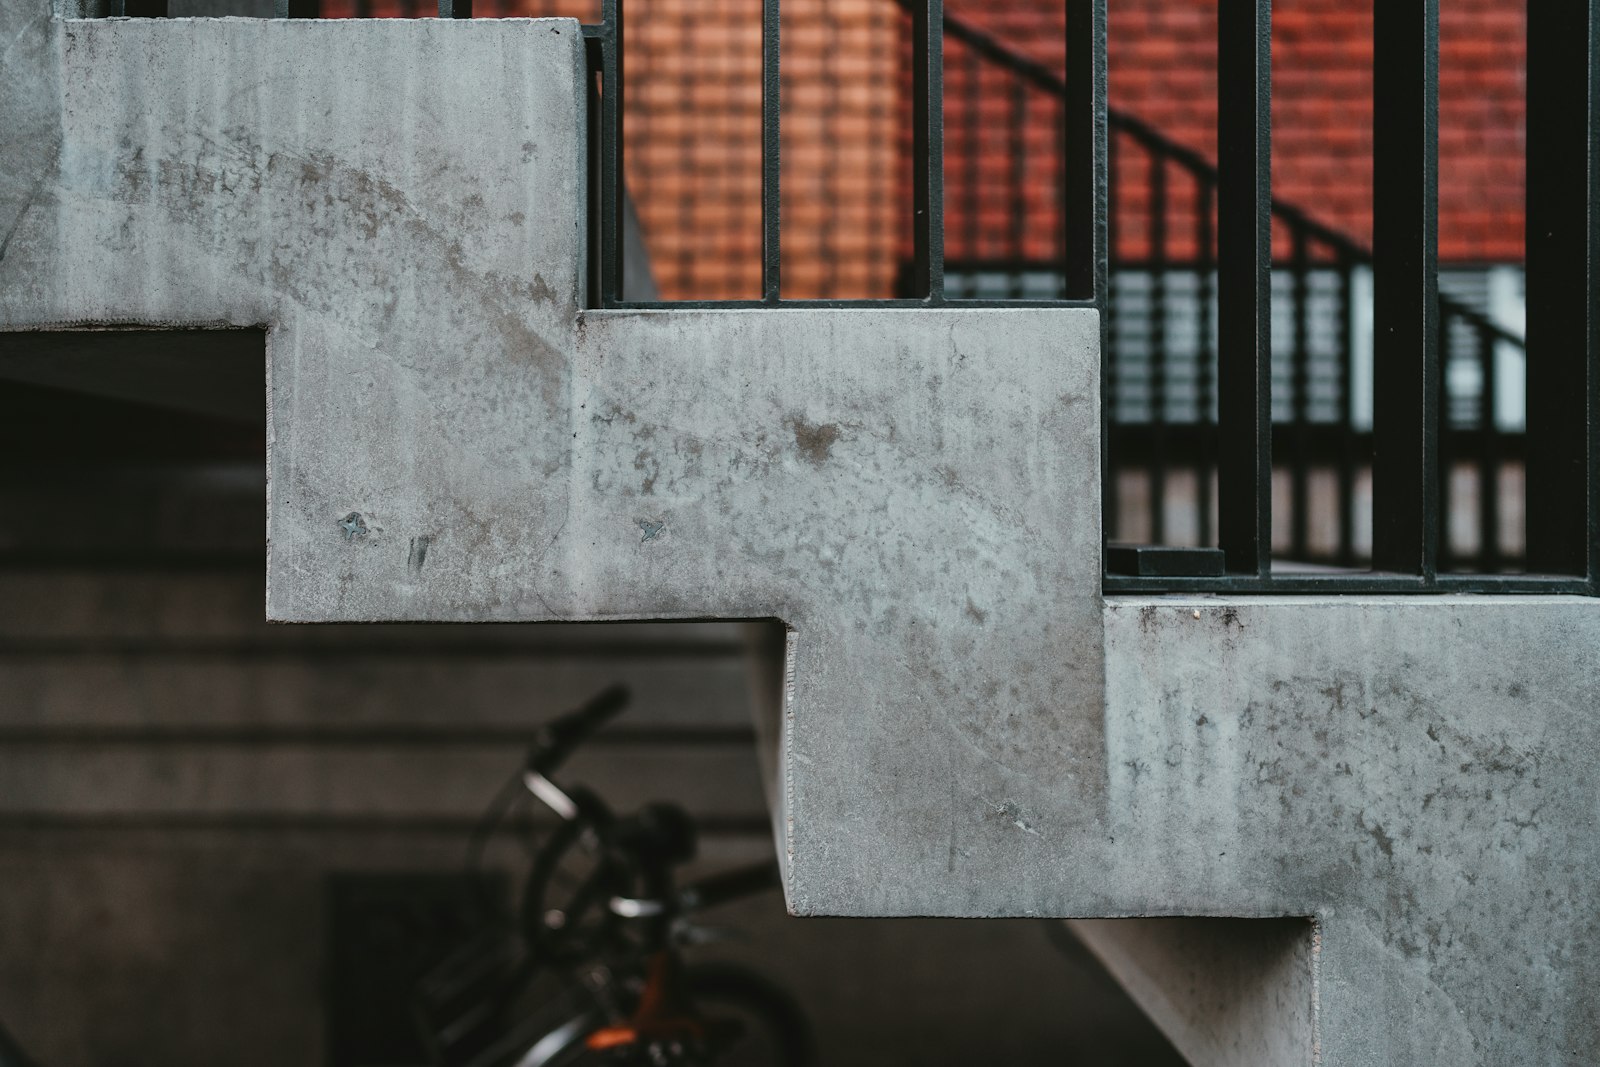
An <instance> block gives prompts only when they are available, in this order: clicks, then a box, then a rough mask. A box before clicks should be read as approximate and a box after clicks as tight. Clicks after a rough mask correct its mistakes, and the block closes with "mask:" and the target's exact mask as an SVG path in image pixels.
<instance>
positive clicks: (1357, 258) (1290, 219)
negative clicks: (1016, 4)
mask: <svg viewBox="0 0 1600 1067" xmlns="http://www.w3.org/2000/svg"><path fill="white" fill-rule="evenodd" d="M896 3H897V4H898V5H899V6H900V7H901V9H903V10H906V11H909V10H910V9H911V5H912V4H913V3H915V0H896ZM944 28H945V34H946V36H947V37H950V38H953V39H955V40H957V41H960V42H961V43H962V44H964V45H966V46H967V47H968V48H970V49H971V50H972V51H973V52H975V53H977V54H978V55H980V56H982V57H984V58H985V59H988V60H990V61H991V62H993V63H997V64H999V65H1000V66H1002V67H1005V68H1006V69H1007V70H1010V71H1011V72H1012V73H1014V74H1016V75H1017V76H1019V77H1021V78H1023V79H1024V80H1026V81H1028V82H1031V83H1032V84H1034V85H1035V86H1037V87H1038V88H1040V89H1042V90H1043V91H1045V92H1046V93H1048V94H1050V95H1051V96H1054V97H1056V98H1057V99H1061V100H1065V99H1066V96H1067V84H1066V80H1065V79H1064V78H1062V76H1061V75H1059V74H1057V73H1056V72H1055V71H1053V70H1051V69H1050V68H1049V67H1048V66H1046V65H1045V64H1043V63H1040V62H1039V61H1038V60H1036V59H1034V58H1033V57H1031V56H1027V55H1024V54H1022V53H1021V52H1018V51H1016V50H1015V49H1013V48H1011V47H1010V46H1009V45H1007V44H1005V43H1003V42H1001V41H999V40H997V39H996V38H995V37H993V36H991V35H990V34H988V33H985V32H984V31H983V30H980V29H978V28H977V27H976V26H973V25H972V24H971V23H968V22H963V21H962V20H961V19H960V18H959V17H957V16H955V15H952V14H949V13H948V12H946V14H945V16H944ZM1106 121H1107V123H1108V124H1109V126H1110V128H1111V129H1112V130H1114V131H1117V132H1120V133H1123V134H1126V135H1127V136H1129V137H1131V138H1133V139H1134V140H1135V141H1137V142H1138V143H1139V144H1140V146H1141V147H1143V148H1144V149H1145V150H1146V151H1147V152H1150V153H1151V154H1153V155H1156V156H1160V157H1161V158H1163V159H1165V160H1167V161H1169V162H1171V163H1173V164H1174V165H1176V166H1178V167H1180V168H1182V169H1183V170H1186V171H1188V172H1189V174H1190V175H1191V176H1193V177H1194V178H1195V180H1196V181H1199V182H1204V183H1208V184H1213V185H1214V184H1215V183H1216V181H1217V165H1216V164H1215V163H1214V162H1212V161H1211V160H1209V159H1207V158H1206V157H1205V156H1204V155H1202V154H1201V153H1200V152H1197V151H1195V150H1194V149H1193V148H1191V147H1189V146H1188V145H1185V144H1182V143H1180V142H1178V141H1175V140H1173V139H1172V138H1171V137H1169V136H1167V135H1166V134H1164V133H1162V132H1161V131H1160V130H1158V129H1156V128H1155V127H1154V126H1152V125H1150V124H1149V123H1148V122H1146V121H1144V120H1143V119H1141V118H1138V117H1137V116H1135V115H1132V114H1129V113H1128V112H1126V111H1124V110H1122V109H1121V108H1116V107H1110V106H1108V107H1107V108H1106ZM1272 214H1273V216H1274V217H1275V218H1277V219H1279V220H1280V221H1282V222H1283V224H1284V225H1285V226H1287V227H1289V228H1290V229H1291V230H1295V231H1299V232H1300V233H1301V234H1302V235H1303V236H1305V237H1307V238H1310V239H1312V240H1315V241H1318V242H1320V243H1322V244H1324V245H1327V246H1328V247H1330V248H1332V249H1333V250H1334V252H1335V253H1337V254H1338V255H1339V256H1340V257H1341V258H1344V259H1348V260H1349V261H1351V262H1352V263H1359V264H1362V265H1364V266H1370V265H1371V264H1372V249H1371V248H1369V247H1368V246H1367V245H1365V244H1363V243H1362V242H1361V241H1360V240H1358V239H1356V238H1355V237H1352V236H1351V235H1350V234H1348V233H1345V232H1344V231H1342V230H1339V229H1336V228H1334V227H1333V226H1330V225H1328V224H1327V223H1325V222H1322V221H1320V220H1318V219H1315V218H1313V217H1312V216H1311V215H1310V214H1309V213H1308V212H1306V211H1305V209H1303V208H1301V207H1300V206H1299V205H1296V204H1291V203H1288V202H1286V201H1283V200H1279V199H1278V198H1276V197H1274V198H1273V200H1272ZM1439 311H1440V313H1441V315H1451V316H1454V317H1456V318H1458V319H1460V320H1461V321H1463V322H1465V323H1466V324H1467V325H1468V326H1470V327H1471V328H1472V329H1473V330H1474V331H1476V332H1477V333H1478V334H1479V335H1480V336H1484V337H1488V338H1492V339H1493V340H1495V341H1498V342H1504V343H1506V344H1510V345H1514V346H1516V347H1517V348H1519V349H1524V350H1526V343H1525V342H1524V340H1523V338H1521V337H1518V336H1517V335H1516V334H1514V333H1512V332H1510V331H1509V330H1507V329H1505V328H1504V327H1503V326H1501V325H1500V324H1499V323H1497V322H1495V321H1493V320H1492V319H1490V318H1489V317H1488V316H1486V315H1484V314H1483V313H1482V312H1480V311H1478V310H1477V309H1476V308H1473V307H1471V306H1470V305H1468V304H1464V303H1462V302H1461V301H1459V300H1457V299H1456V298H1455V297H1453V296H1450V295H1449V294H1448V293H1442V292H1441V293H1440V294H1439Z"/></svg>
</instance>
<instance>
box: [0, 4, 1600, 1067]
mask: <svg viewBox="0 0 1600 1067" xmlns="http://www.w3.org/2000/svg"><path fill="white" fill-rule="evenodd" d="M0 4H4V5H6V6H5V8H4V11H5V12H6V17H7V19H8V22H7V25H6V28H5V35H4V36H3V37H0V39H3V40H5V41H6V42H7V43H6V44H5V45H4V47H5V49H6V52H5V56H6V63H5V65H4V68H3V69H4V71H5V75H4V76H5V78H6V79H7V82H6V88H7V90H8V91H7V92H6V94H5V95H4V96H3V97H0V126H3V127H4V128H6V129H8V130H11V129H15V130H16V131H17V133H16V134H15V135H14V136H13V137H11V138H10V139H9V140H8V141H7V143H6V145H5V147H4V155H3V156H0V234H3V235H4V240H5V251H4V255H3V257H0V326H3V327H5V328H8V329H13V330H16V329H47V328H61V327H71V326H82V325H90V324H105V323H133V324H140V325H147V326H164V325H175V324H176V325H185V324H187V325H196V324H206V325H221V326H235V327H249V326H258V325H259V326H265V327H266V328H267V329H268V338H267V349H268V363H269V373H270V384H269V393H268V395H269V398H270V404H271V409H270V419H269V437H270V441H271V455H270V459H269V476H270V483H271V493H270V505H271V513H270V517H269V536H270V546H269V555H268V577H269V594H268V595H269V613H270V615H271V616H272V617H274V618H278V619H283V620H300V621H331V620H345V621H361V620H377V619H430V620H469V619H470V620H506V621H510V620H530V621H537V620H546V619H623V618H709V617H728V618H769V617H777V618H781V619H782V620H784V622H785V623H787V624H788V625H789V626H790V627H791V628H792V636H791V639H790V641H789V645H788V647H789V648H790V649H791V655H790V658H789V661H788V663H787V665H786V667H787V669H786V673H785V682H784V686H783V693H782V704H781V707H780V709H779V716H780V718H779V720H778V721H779V722H780V723H781V727H782V729H781V751H780V752H779V753H778V754H777V755H778V765H779V766H780V768H781V771H782V775H781V785H782V788H781V793H780V796H779V811H778V812H777V818H778V823H779V827H780V836H781V841H782V844H783V846H784V852H785V855H786V857H787V859H788V861H789V864H790V867H789V871H788V886H787V888H788V892H789V900H790V905H791V907H793V908H794V909H795V910H797V911H800V912H804V913H812V914H817V913H830V912H831V913H844V914H883V915H903V914H917V913H923V914H947V915H999V914H1009V915H1027V914H1034V915H1059V916H1119V915H1141V916H1151V915H1222V916H1226V915H1231V916H1274V917H1281V916H1311V917H1315V918H1316V920H1317V922H1318V923H1319V924H1320V929H1321V931H1322V933H1323V941H1322V946H1321V950H1320V954H1319V955H1318V956H1317V962H1316V964H1315V970H1314V971H1313V978H1314V979H1315V980H1316V981H1317V983H1318V987H1317V988H1318V990H1319V992H1318V998H1319V999H1318V1004H1319V1015H1318V1019H1317V1026H1318V1028H1319V1032H1320V1038H1319V1039H1318V1040H1319V1041H1320V1051H1321V1055H1322V1060H1323V1062H1324V1063H1340V1064H1369V1063H1394V1064H1413V1063H1439V1064H1452V1065H1454V1064H1461V1063H1483V1064H1498V1063H1508V1062H1518V1063H1522V1062H1525V1063H1555V1062H1593V1061H1594V1060H1595V1059H1597V1058H1600V1036H1597V1023H1596V1021H1595V1020H1594V1019H1593V1018H1591V1014H1592V1013H1591V1012H1590V1011H1589V1006H1590V1005H1591V1004H1592V1003H1593V1002H1594V999H1595V996H1596V993H1597V991H1600V975H1597V974H1596V964H1595V963H1594V962H1593V955H1592V954H1590V953H1587V952H1583V951H1581V947H1582V946H1585V945H1587V944H1589V943H1591V942H1592V941H1593V940H1594V934H1595V933H1596V930H1595V920H1594V918H1593V917H1592V916H1593V914H1594V905H1595V904H1596V901H1595V900H1594V890H1593V888H1592V885H1593V883H1594V882H1595V880H1596V879H1595V873H1596V843H1595V839H1594V833H1593V823H1594V820H1595V816H1596V813H1597V804H1596V785H1595V775H1594V770H1595V767H1594V761H1595V753H1596V751H1597V747H1596V746H1597V741H1600V738H1597V737H1596V735H1595V727H1594V726H1593V725H1591V722H1590V714H1589V712H1590V707H1591V705H1592V704H1593V700H1594V694H1595V693H1596V692H1597V691H1600V690H1597V682H1600V669H1597V666H1596V655H1597V653H1596V650H1597V649H1600V640H1597V639H1600V631H1597V627H1600V614H1597V613H1596V605H1595V604H1594V603H1592V602H1589V601H1579V600H1562V599H1555V600H1549V599H1545V600H1541V599H1533V598H1521V599H1515V600H1503V601H1497V600H1474V599H1467V598H1458V599H1439V598H1434V599H1426V600H1425V599H1417V600H1407V601H1403V602H1395V601H1383V600H1360V599H1347V600H1342V601H1337V602H1322V603H1319V602H1314V601H1305V600H1274V601H1242V602H1236V603H1231V604H1230V603H1225V602H1221V601H1212V600H1204V599H1202V600H1198V601H1194V602H1190V601H1188V600H1183V599H1177V600H1153V601H1137V600H1134V601H1127V600H1119V601H1115V602H1113V603H1111V604H1110V605H1108V606H1105V607H1104V608H1103V607H1102V604H1101V602H1100V598H1099V595H1098V585H1099V569H1100V563H1099V551H1098V548H1099V515H1098V501H1099V498H1100V493H1099V485H1098V475H1099V462H1098V425H1099V422H1098V408H1097V394H1098V359H1097V344H1098V326H1097V323H1096V321H1095V319H1094V316H1093V314H1092V313H1088V312H1080V311H1070V310H1050V309H1033V310H1022V309H1019V310H1011V311H986V312H952V311H940V312H918V311H741V312H733V311H729V312H703V311H702V312H682V313H670V312H669V313H659V312H657V313H604V314H595V313H589V314H580V313H579V311H578V308H579V305H580V296H581V293H580V287H581V284H582V279H583V276H584V271H583V266H584V264H583V251H584V249H583V218H584V211H583V207H584V205H583V191H584V180H583V167H584V152H583V150H582V136H583V119H584V116H583V114H582V99H583V98H582V93H581V91H580V69H581V66H580V52H581V44H580V42H579V39H578V35H577V28H576V25H575V24H573V23H570V22H525V21H506V22H496V21H477V22H462V23H455V22H445V23H441V22H435V21H432V20H418V21H397V22H387V23H340V22H291V23H276V22H267V23H255V22H242V21H222V20H210V21H206V20H201V21H171V22H159V23H140V22H136V21H107V22H96V23H83V22H52V21H50V20H49V19H48V17H47V16H48V6H47V5H46V4H45V3H43V2H42V0H0ZM1302 977H1303V976H1302ZM1293 981H1294V982H1299V981H1301V978H1299V977H1297V978H1294V979H1293ZM1273 995H1277V994H1276V993H1274V994H1273ZM1192 1008H1193V1004H1191V1009H1192ZM1241 1017H1243V1016H1241ZM1256 1017H1257V1018H1268V1017H1269V1016H1267V1015H1257V1016H1256ZM1257 1044H1258V1045H1259V1046H1260V1047H1263V1048H1268V1049H1271V1048H1276V1047H1280V1046H1278V1045H1276V1044H1274V1043H1273V1041H1270V1040H1269V1041H1265V1042H1258V1043H1257ZM1314 1052H1315V1050H1314V1049H1306V1050H1305V1054H1306V1057H1307V1059H1309V1058H1310V1057H1311V1056H1312V1055H1313V1053H1314Z"/></svg>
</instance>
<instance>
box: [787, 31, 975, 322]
mask: <svg viewBox="0 0 1600 1067" xmlns="http://www.w3.org/2000/svg"><path fill="white" fill-rule="evenodd" d="M767 2H768V3H771V4H776V0H767ZM911 160H912V162H911V167H912V175H911V186H912V199H913V205H912V212H913V215H912V247H913V259H914V261H915V268H914V269H915V273H914V274H913V277H912V290H913V294H914V295H915V296H918V297H926V298H927V299H928V300H929V301H930V302H932V303H935V304H937V303H942V302H943V300H944V0H922V2H919V3H916V4H914V5H913V7H912V15H911Z"/></svg>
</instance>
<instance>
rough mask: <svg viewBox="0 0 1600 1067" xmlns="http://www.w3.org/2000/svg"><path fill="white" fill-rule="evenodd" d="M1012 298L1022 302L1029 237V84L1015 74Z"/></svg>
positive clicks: (1013, 86)
mask: <svg viewBox="0 0 1600 1067" xmlns="http://www.w3.org/2000/svg"><path fill="white" fill-rule="evenodd" d="M1010 155H1011V189H1010V197H1009V199H1010V201H1011V240H1010V245H1011V299H1013V300H1021V299H1022V295H1023V290H1022V281H1023V274H1022V265H1023V263H1025V262H1026V261H1027V258H1028V254H1027V248H1026V242H1027V237H1028V83H1027V82H1025V81H1023V80H1022V78H1021V77H1020V76H1016V75H1013V77H1012V87H1011V152H1010Z"/></svg>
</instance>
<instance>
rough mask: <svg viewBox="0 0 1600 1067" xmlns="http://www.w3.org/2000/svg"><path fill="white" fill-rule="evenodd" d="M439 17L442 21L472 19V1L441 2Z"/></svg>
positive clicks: (448, 0)
mask: <svg viewBox="0 0 1600 1067" xmlns="http://www.w3.org/2000/svg"><path fill="white" fill-rule="evenodd" d="M439 17H440V18H442V19H470V18H471V17H472V0H439Z"/></svg>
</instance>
